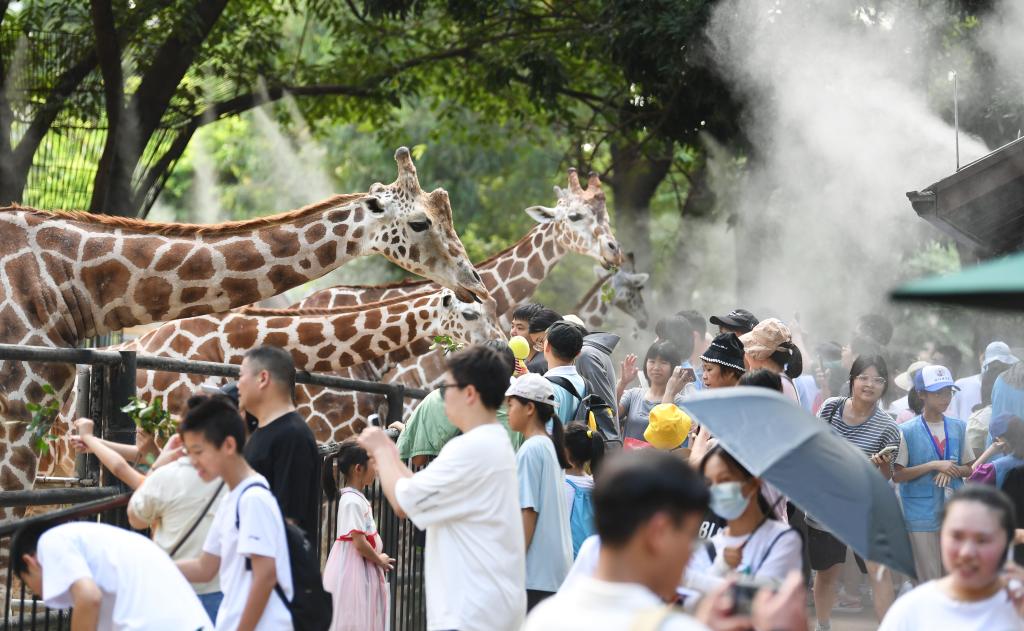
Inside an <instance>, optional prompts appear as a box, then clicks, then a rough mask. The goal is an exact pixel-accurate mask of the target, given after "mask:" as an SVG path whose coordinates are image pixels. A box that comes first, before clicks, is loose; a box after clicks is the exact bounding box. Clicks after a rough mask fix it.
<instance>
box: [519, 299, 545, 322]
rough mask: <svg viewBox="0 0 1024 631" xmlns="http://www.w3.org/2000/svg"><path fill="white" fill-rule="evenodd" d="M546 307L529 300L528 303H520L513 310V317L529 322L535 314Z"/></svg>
mask: <svg viewBox="0 0 1024 631" xmlns="http://www.w3.org/2000/svg"><path fill="white" fill-rule="evenodd" d="M543 309H544V305H542V304H538V303H536V302H528V303H526V304H522V305H519V306H518V307H516V308H515V310H513V311H512V319H513V320H519V321H521V322H526V323H527V324H529V322H530V320H531V319H532V318H533V316H535V315H537V314H538V313H540V312H541V311H542V310H543Z"/></svg>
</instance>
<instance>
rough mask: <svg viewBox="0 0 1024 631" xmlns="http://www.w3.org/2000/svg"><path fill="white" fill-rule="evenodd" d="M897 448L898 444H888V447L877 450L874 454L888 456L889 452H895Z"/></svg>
mask: <svg viewBox="0 0 1024 631" xmlns="http://www.w3.org/2000/svg"><path fill="white" fill-rule="evenodd" d="M897 449H899V447H898V446H896V445H889V446H888V447H886V448H885V449H883V450H882V451H880V452H878V453H877V454H875V455H876V456H888V455H889V454H894V453H896V450H897Z"/></svg>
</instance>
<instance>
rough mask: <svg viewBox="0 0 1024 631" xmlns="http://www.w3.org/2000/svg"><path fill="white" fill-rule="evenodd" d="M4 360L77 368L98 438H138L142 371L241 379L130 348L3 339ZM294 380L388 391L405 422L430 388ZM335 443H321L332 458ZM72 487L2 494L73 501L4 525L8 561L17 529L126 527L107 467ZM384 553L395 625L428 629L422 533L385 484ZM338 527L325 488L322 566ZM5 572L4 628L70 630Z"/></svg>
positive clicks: (83, 468) (61, 615)
mask: <svg viewBox="0 0 1024 631" xmlns="http://www.w3.org/2000/svg"><path fill="white" fill-rule="evenodd" d="M0 360H11V361H19V360H20V361H32V362H58V363H72V364H78V365H79V369H78V370H79V379H78V410H77V412H78V413H79V414H80V415H89V416H91V417H92V418H93V419H95V420H97V428H96V429H97V432H96V433H97V435H99V436H101V437H104V438H106V439H108V440H115V441H118V442H129V441H130V440H134V434H135V426H134V424H133V423H132V421H131V420H130V419H129V418H127V416H126V415H125V414H124V413H122V412H121V410H120V408H121V406H122V405H124V404H125V403H127V401H128V399H130V398H131V397H132V396H134V394H135V371H136V369H150V370H159V371H167V372H179V373H189V374H202V375H212V376H220V377H234V378H237V376H238V369H239V367H238V366H236V365H231V364H216V363H212V362H197V361H186V360H176V359H170V358H166V357H153V356H145V355H136V354H135V353H134V352H129V351H97V350H89V349H54V348H42V347H29V346H14V345H7V344H0ZM296 381H297V382H299V383H307V384H312V385H318V386H324V387H328V388H337V389H344V390H356V391H361V392H370V393H374V394H383V395H385V396H386V397H387V400H388V418H387V424H390V423H391V422H393V421H395V420H401V414H402V402H403V399H404V398H405V397H410V398H417V399H419V398H423V397H424V396H426V394H427V393H426V392H425V391H423V390H416V389H410V388H405V387H404V386H401V385H397V384H395V385H393V384H382V383H376V382H368V381H359V380H353V379H343V378H340V377H335V376H333V375H323V374H316V373H309V372H305V371H300V372H299V373H298V374H297V375H296ZM336 450H337V445H335V444H328V445H322V446H321V447H320V454H321V457H324V458H326V457H327V456H328V455H329V454H331V453H333V452H334V451H336ZM69 484H71V485H72V487H73V488H63V489H34V490H27V491H4V492H0V506H3V507H31V506H54V505H67V504H75V505H74V506H72V507H70V508H64V509H62V510H57V511H54V512H49V513H46V514H43V515H39V516H35V517H30V518H28V519H21V520H19V521H17V522H15V523H8V524H3V525H0V560H8V557H9V552H10V545H11V537H12V536H13V534H14V532H15V531H16V530H17V528H19V527H21V526H22V525H24V524H26V523H29V522H31V521H39V520H42V521H47V522H52V523H60V522H63V521H68V520H94V521H95V520H99V521H103V522H104V523H110V524H114V525H117V526H121V527H125V528H127V527H128V525H127V518H126V515H125V513H124V506H125V505H126V504H127V503H128V498H129V497H130V493H126V492H125V488H124V487H123V485H121V484H120V483H119V482H117V481H116V480H115V479H114V478H113V476H110V475H109V473H108V472H106V471H101V470H100V468H99V465H98V463H97V462H96V461H95V458H94V457H92V456H90V457H89V458H87V459H83V461H80V463H79V467H78V478H77V479H72V480H70V481H69ZM367 499H368V500H369V501H370V502H371V504H372V506H373V514H374V518H375V519H376V521H377V526H378V530H379V532H380V536H381V539H382V541H383V545H384V551H385V552H386V553H387V554H388V555H389V556H391V557H393V558H394V559H395V560H396V563H395V570H394V571H392V572H391V573H390V575H389V577H388V580H389V585H390V589H391V599H390V607H391V611H390V622H391V625H390V628H391V629H392V630H393V631H418V630H421V629H425V628H426V599H425V595H424V588H423V545H424V533H423V532H422V531H419V530H417V529H416V528H415V526H413V524H412V522H411V521H409V520H408V519H401V518H399V517H398V516H397V515H396V514H395V513H394V511H393V510H392V509H391V506H390V505H389V504H388V502H387V500H386V498H385V497H384V494H383V492H382V491H381V489H380V487H379V485H377V484H374V486H373V488H371V489H370V490H369V492H368V493H367ZM336 528H337V500H336V498H327V497H324V496H323V494H322V490H321V502H320V525H319V532H318V533H317V537H316V545H317V549H318V550H319V551H320V558H321V567H322V564H323V562H324V561H325V560H326V558H327V553H328V552H329V550H330V546H331V544H332V543H333V542H334V538H335V531H336ZM4 565H5V567H4V568H3V570H4V572H5V573H6V581H5V584H4V594H3V597H2V602H3V606H4V610H3V622H2V624H0V631H10V630H17V631H27V630H30V629H31V630H37V629H38V630H39V631H50V630H53V629H64V628H69V625H70V616H69V612H68V611H57V610H47V609H45V607H44V606H43V604H42V602H40V601H39V600H37V599H36V598H35V597H34V595H32V594H30V593H29V591H28V590H27V588H26V587H25V586H24V585H23V584H22V583H21V581H20V580H18V579H17V578H16V577H14V576H13V573H12V570H11V567H12V566H11V563H9V562H6V563H4Z"/></svg>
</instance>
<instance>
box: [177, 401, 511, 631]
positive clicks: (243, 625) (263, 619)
mask: <svg viewBox="0 0 1024 631" xmlns="http://www.w3.org/2000/svg"><path fill="white" fill-rule="evenodd" d="M179 432H180V433H181V435H182V437H183V438H184V441H185V449H186V450H187V451H188V453H189V456H190V457H191V459H192V464H193V466H195V468H196V472H197V473H198V474H199V477H200V478H202V479H203V480H212V479H214V478H217V477H220V478H221V479H223V480H224V483H225V484H226V485H227V488H228V494H227V496H226V497H225V498H224V500H223V501H222V502H221V504H220V507H219V508H218V509H217V514H216V515H215V516H214V518H213V524H212V526H211V527H210V532H209V534H208V535H207V537H206V541H205V543H203V553H202V555H201V556H200V557H199V558H198V559H187V560H183V561H178V568H179V569H180V570H181V573H182V574H184V575H185V578H187V579H188V580H189V581H191V582H193V583H202V582H206V581H210V580H212V579H213V577H214V576H218V573H219V577H220V586H221V590H222V591H223V592H224V600H223V601H222V602H221V605H220V610H219V611H218V612H217V630H218V631H236V630H237V631H282V630H283V631H287V630H289V629H291V628H292V618H291V613H290V612H289V611H288V607H287V604H286V603H285V602H284V600H282V598H287V599H289V600H291V599H292V598H294V590H293V588H292V573H291V565H290V563H289V557H288V544H287V540H286V538H285V530H284V517H283V516H282V515H281V509H280V507H279V506H278V505H277V500H276V499H275V498H274V496H273V495H272V494H271V493H270V490H269V485H268V484H267V480H266V478H264V477H263V476H261V475H260V474H258V473H256V472H255V471H253V469H252V468H251V467H250V466H249V465H248V463H247V462H246V460H245V457H244V456H243V454H242V447H243V446H244V445H245V427H244V425H243V422H242V418H241V417H240V416H239V415H238V409H237V408H236V407H235V406H234V404H233V403H232V402H231V401H230V399H228V398H227V397H225V396H222V395H214V396H211V397H207V398H206V400H204V401H203V402H201V403H199V404H198V405H195V406H192V407H190V409H189V410H188V412H187V413H186V414H185V418H184V419H182V421H181V426H180V428H179ZM506 440H507V439H506ZM281 593H283V597H282V595H281Z"/></svg>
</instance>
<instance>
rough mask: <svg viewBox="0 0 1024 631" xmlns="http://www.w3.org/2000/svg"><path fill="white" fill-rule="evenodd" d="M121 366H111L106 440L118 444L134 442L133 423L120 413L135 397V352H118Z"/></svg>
mask: <svg viewBox="0 0 1024 631" xmlns="http://www.w3.org/2000/svg"><path fill="white" fill-rule="evenodd" d="M120 354H121V364H120V365H118V366H111V367H110V372H109V379H110V416H109V417H108V421H107V432H108V434H107V437H106V438H107V440H112V441H116V442H119V443H134V442H135V423H134V422H133V421H132V419H131V418H130V417H129V416H128V415H127V414H125V413H124V412H122V411H121V408H122V407H124V406H126V405H128V401H129V400H130V399H131V398H132V397H134V396H135V351H120Z"/></svg>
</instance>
